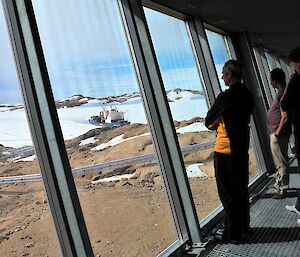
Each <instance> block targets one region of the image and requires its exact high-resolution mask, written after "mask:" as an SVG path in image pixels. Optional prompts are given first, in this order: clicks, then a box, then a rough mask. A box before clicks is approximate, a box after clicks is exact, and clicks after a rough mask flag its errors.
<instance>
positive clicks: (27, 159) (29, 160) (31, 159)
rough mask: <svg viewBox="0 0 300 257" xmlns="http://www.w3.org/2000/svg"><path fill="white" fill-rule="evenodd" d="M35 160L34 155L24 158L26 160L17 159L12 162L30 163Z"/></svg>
mask: <svg viewBox="0 0 300 257" xmlns="http://www.w3.org/2000/svg"><path fill="white" fill-rule="evenodd" d="M35 159H36V156H35V154H34V155H31V156H29V157H26V158H22V159H19V160H15V161H13V162H32V161H34V160H35Z"/></svg>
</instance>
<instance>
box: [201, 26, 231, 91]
mask: <svg viewBox="0 0 300 257" xmlns="http://www.w3.org/2000/svg"><path fill="white" fill-rule="evenodd" d="M205 32H206V35H207V39H208V43H209V46H210V49H211V54H212V57H213V60H214V63H215V67H216V70H217V74H218V78H219V82H220V85H221V89H222V90H223V91H224V90H225V89H227V87H226V85H225V84H224V81H223V80H222V68H223V66H224V63H225V62H227V61H228V60H229V59H230V54H229V51H228V48H227V45H226V41H225V38H224V36H223V35H221V34H218V33H216V32H213V31H211V30H208V29H206V30H205Z"/></svg>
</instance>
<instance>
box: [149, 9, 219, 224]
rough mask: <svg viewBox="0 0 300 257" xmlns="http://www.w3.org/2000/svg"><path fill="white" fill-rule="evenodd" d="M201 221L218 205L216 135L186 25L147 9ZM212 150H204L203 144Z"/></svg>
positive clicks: (157, 55) (151, 32)
mask: <svg viewBox="0 0 300 257" xmlns="http://www.w3.org/2000/svg"><path fill="white" fill-rule="evenodd" d="M144 11H145V14H146V19H147V23H148V26H149V29H150V34H151V38H152V41H153V44H154V50H155V53H156V57H157V60H158V64H159V68H160V72H161V75H162V79H163V83H164V88H165V92H166V95H167V99H168V103H169V106H170V109H171V114H172V117H173V120H174V126H175V129H176V131H177V136H178V141H179V144H180V147H181V149H182V154H183V159H184V163H185V166H186V171H187V175H188V178H189V183H190V186H191V190H192V194H193V198H194V201H195V205H196V210H197V214H198V217H199V219H203V218H204V217H205V216H207V215H208V214H209V213H210V212H211V211H212V210H213V209H215V208H216V207H217V206H218V205H219V204H220V202H219V198H218V194H217V192H216V185H215V178H214V169H213V162H212V156H213V155H212V152H213V148H212V146H213V144H214V140H215V134H214V133H213V132H212V131H208V130H207V129H206V128H205V126H204V123H203V121H204V117H205V116H206V113H207V110H208V109H207V104H206V101H205V94H204V90H203V86H202V82H201V80H200V76H199V73H198V70H197V67H196V63H195V57H194V55H193V50H192V47H191V43H190V40H189V35H188V31H187V28H186V24H185V22H184V21H182V20H179V19H176V18H174V17H171V16H168V15H165V14H162V13H159V12H157V11H154V10H151V9H148V8H144ZM207 142H211V143H212V144H211V147H209V148H208V149H206V150H204V149H201V145H203V143H207Z"/></svg>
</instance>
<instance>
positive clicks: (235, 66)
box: [224, 60, 242, 79]
mask: <svg viewBox="0 0 300 257" xmlns="http://www.w3.org/2000/svg"><path fill="white" fill-rule="evenodd" d="M224 69H226V70H228V71H230V72H231V75H232V76H233V77H236V78H238V79H241V78H242V65H241V64H240V63H239V62H238V61H236V60H229V61H227V62H225V64H224Z"/></svg>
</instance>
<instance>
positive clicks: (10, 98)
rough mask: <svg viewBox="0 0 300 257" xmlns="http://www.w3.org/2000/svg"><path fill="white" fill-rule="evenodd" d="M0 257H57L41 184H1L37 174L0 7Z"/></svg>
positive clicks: (50, 220) (49, 215)
mask: <svg viewBox="0 0 300 257" xmlns="http://www.w3.org/2000/svg"><path fill="white" fill-rule="evenodd" d="M0 56H1V58H0V120H1V126H0V244H1V247H0V256H3V257H4V256H5V257H15V256H27V255H28V256H46V255H49V256H60V248H59V245H58V241H57V238H56V233H55V230H54V225H53V223H52V218H51V213H50V211H49V208H48V204H47V199H46V196H45V191H44V187H43V184H42V182H41V180H39V181H38V182H27V183H20V182H18V181H15V183H3V179H4V177H6V178H7V177H9V179H10V180H12V179H17V177H16V176H21V177H23V176H24V175H31V174H38V175H39V174H40V169H39V166H38V163H37V160H36V157H35V154H34V149H33V146H32V141H31V137H30V132H29V127H28V123H27V120H26V113H25V110H24V104H23V99H22V97H21V89H20V86H19V81H18V76H17V71H16V67H15V63H14V57H13V52H12V48H11V44H10V41H9V34H8V30H7V27H6V23H5V17H4V12H3V9H2V5H1V4H0Z"/></svg>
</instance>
